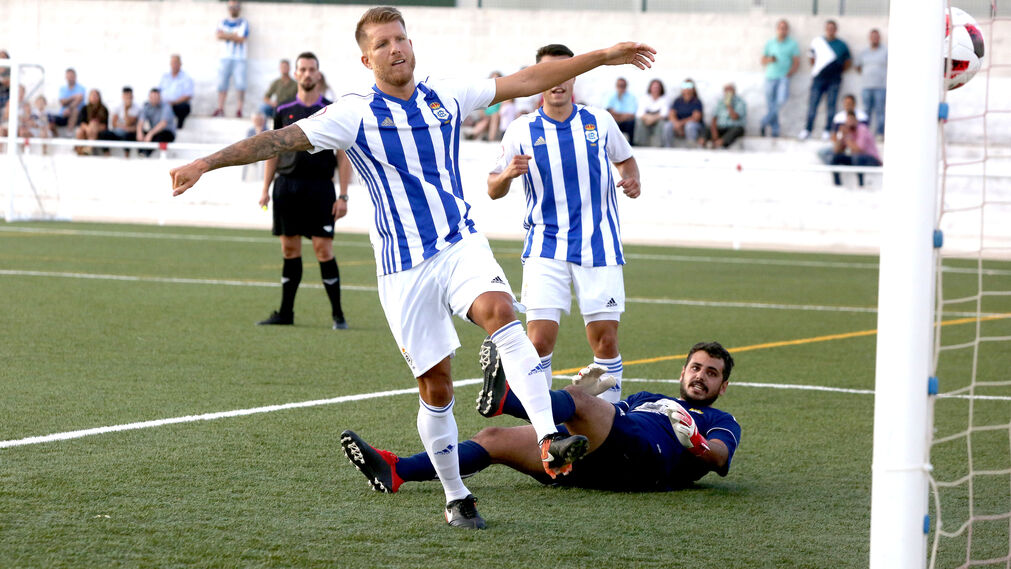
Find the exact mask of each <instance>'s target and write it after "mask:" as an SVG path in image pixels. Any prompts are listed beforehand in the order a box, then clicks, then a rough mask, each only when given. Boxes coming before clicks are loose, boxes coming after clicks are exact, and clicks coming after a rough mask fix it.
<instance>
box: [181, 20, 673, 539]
mask: <svg viewBox="0 0 1011 569" xmlns="http://www.w3.org/2000/svg"><path fill="white" fill-rule="evenodd" d="M355 39H356V40H357V42H358V46H359V47H360V48H361V51H362V57H361V61H362V64H364V65H365V66H366V67H367V68H369V69H371V70H372V72H373V75H374V76H375V80H376V84H375V85H374V86H373V88H372V90H371V91H370V92H369V93H367V94H361V95H346V96H344V97H341V98H340V99H339V100H337V101H335V102H334V103H333V104H331V105H329V106H327V107H324V108H323V110H321V111H319V112H318V113H316V114H315V115H313V116H312V117H309V118H306V119H303V120H300V121H298V122H296V123H295V124H294V125H292V126H289V127H285V128H282V129H280V130H273V131H269V132H265V133H262V134H259V135H257V136H254V137H252V138H248V139H246V140H243V141H241V142H238V143H236V144H233V145H231V146H229V147H226V148H224V149H223V150H221V151H219V152H216V153H214V154H212V155H210V156H207V157H205V158H200V159H197V160H195V161H193V162H191V163H190V164H187V165H185V166H182V167H179V168H176V169H173V170H172V171H171V172H170V175H171V176H172V187H173V195H179V194H181V193H183V192H185V191H186V190H187V189H189V188H190V187H192V186H193V184H195V183H196V182H197V180H199V178H200V176H201V175H202V174H203V173H204V172H207V171H210V170H214V169H217V168H221V167H224V166H233V165H240V164H248V163H250V162H255V161H257V160H264V159H267V158H270V157H271V156H274V155H276V154H277V153H279V152H291V151H298V150H311V151H312V152H319V151H323V150H334V149H341V150H346V152H347V155H348V157H349V158H350V160H351V163H352V165H353V166H354V167H355V169H356V170H357V172H358V174H359V176H360V177H361V179H362V180H363V181H364V183H365V186H366V187H367V188H368V190H369V194H370V197H371V198H372V203H373V206H374V207H375V216H374V218H375V220H376V223H375V226H374V227H373V228H372V230H371V231H370V233H371V238H372V243H373V247H374V249H375V251H376V268H377V271H378V273H379V299H380V302H381V303H382V305H383V310H384V312H385V313H386V319H387V321H388V323H389V326H390V330H391V331H392V332H393V336H394V338H395V339H396V341H397V344H398V346H399V348H400V353H401V354H402V355H403V357H404V359H405V360H406V361H407V365H408V366H409V367H410V368H411V371H412V372H413V373H414V375H415V377H416V378H417V381H418V388H419V394H420V396H421V397H420V399H421V401H420V409H419V411H418V432H419V434H420V435H421V440H422V442H423V443H424V446H425V450H426V452H428V453H429V455H430V458H431V461H432V465H433V468H434V469H435V471H436V472H437V473H438V476H439V480H440V481H441V482H442V485H443V489H444V490H445V494H446V500H447V504H446V508H445V512H444V513H445V517H446V521H447V522H448V523H449V524H450V525H453V526H458V527H464V528H475V529H480V528H483V527H485V522H484V519H483V518H482V517H481V516H480V514H478V512H477V508H476V506H475V501H476V500H475V498H474V496H473V495H472V494H471V493H470V491H469V490H467V487H466V486H464V484H463V481H462V480H461V478H460V470H459V457H458V456H457V451H458V449H457V446H458V437H457V427H456V420H455V419H454V417H453V402H454V398H453V383H452V379H451V376H450V358H451V356H452V355H453V354H454V352H455V351H456V349H457V348H458V347H459V346H460V341H459V338H458V337H457V335H456V330H455V329H454V327H453V323H452V318H451V317H452V315H453V314H455V315H457V316H458V317H460V318H467V319H468V320H470V321H472V322H474V323H475V324H477V325H478V326H480V327H481V328H483V329H484V330H485V331H487V332H488V333H489V334H490V335H491V339H492V341H493V342H494V343H495V347H496V350H497V352H498V354H499V356H500V357H501V361H502V367H503V368H504V370H505V374H506V376H507V377H508V378H509V385H510V387H511V390H512V392H513V393H514V394H515V396H516V397H518V400H519V401H520V402H521V403H522V407H523V408H524V409H525V411H526V414H527V415H528V416H529V418H530V421H531V425H532V427H533V429H534V432H535V433H536V439H537V440H536V441H534V443H533V444H532V448H533V449H534V451H535V452H537V453H538V456H539V457H540V458H539V459H538V460H539V461H540V464H541V468H542V469H543V470H544V471H545V472H546V473H547V474H548V475H549V476H552V477H554V476H557V475H560V474H566V473H567V472H568V471H570V470H571V468H572V466H571V463H572V461H573V460H575V459H576V458H578V457H580V456H582V454H583V452H585V449H586V438H585V437H583V436H579V435H567V434H563V433H560V432H559V431H558V429H557V428H556V427H555V422H554V420H553V419H552V415H551V399H550V396H549V394H548V390H547V388H546V387H545V385H544V380H543V374H542V372H541V368H540V361H539V358H538V356H537V351H536V350H535V349H534V347H533V345H532V344H531V343H530V341H529V339H527V337H526V334H524V331H523V326H522V325H521V324H520V322H519V320H517V319H516V313H515V311H514V309H513V302H514V298H513V296H512V292H511V289H510V287H509V283H508V281H506V279H505V276H504V274H503V272H502V269H501V267H499V266H498V263H497V262H496V261H495V258H494V257H493V256H492V254H491V249H490V248H489V247H488V241H487V239H485V238H484V236H483V235H481V234H480V233H478V231H477V229H476V228H475V227H474V222H473V221H472V220H471V219H470V218H469V217H468V211H469V209H470V206H469V205H468V204H467V202H466V201H464V199H463V187H462V185H461V183H462V181H461V179H460V174H459V166H458V158H459V142H458V141H459V135H460V126H461V121H462V120H463V118H465V117H466V116H467V115H469V114H470V113H471V112H472V111H474V110H476V109H480V108H483V107H487V106H489V105H492V104H495V103H497V102H500V101H504V100H508V99H514V98H517V97H524V96H530V95H533V94H535V93H538V92H540V91H543V90H544V89H546V88H548V87H549V86H551V85H557V84H559V83H561V82H564V81H566V80H567V79H569V78H571V77H575V76H576V75H579V74H581V73H584V72H586V71H588V70H590V69H593V68H595V67H598V66H600V65H620V64H631V65H635V66H636V67H639V68H641V69H645V68H647V67H650V66H651V62H652V61H653V55H654V53H655V50H653V49H652V48H651V47H649V46H646V45H643V44H638V43H633V42H625V43H619V44H617V45H615V46H613V47H611V48H608V49H604V50H597V51H593V52H590V53H586V54H582V55H579V56H576V57H573V58H571V59H567V60H565V61H552V62H544V63H542V64H540V65H536V66H532V67H528V68H526V69H524V70H522V71H520V72H518V73H515V74H513V75H510V76H508V77H499V78H495V79H491V78H489V79H483V80H479V81H474V82H469V83H457V82H447V81H433V80H429V79H425V80H423V81H420V82H416V81H415V79H414V66H415V59H414V47H413V45H412V43H411V40H410V39H409V38H408V37H407V29H406V25H405V23H404V19H403V16H401V14H400V12H399V11H398V10H397V9H395V8H390V7H378V8H372V9H370V10H368V11H366V12H365V14H364V15H363V16H362V18H361V19H360V20H359V22H358V26H357V28H356V30H355Z"/></svg>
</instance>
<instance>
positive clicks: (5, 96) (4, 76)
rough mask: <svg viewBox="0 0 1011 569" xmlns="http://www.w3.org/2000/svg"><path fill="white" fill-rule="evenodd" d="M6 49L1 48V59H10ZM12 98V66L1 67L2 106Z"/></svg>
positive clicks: (0, 100) (0, 88) (0, 89)
mask: <svg viewBox="0 0 1011 569" xmlns="http://www.w3.org/2000/svg"><path fill="white" fill-rule="evenodd" d="M10 57H11V56H10V54H9V53H7V50H6V49H0V59H10ZM10 98H11V68H10V67H0V108H2V107H3V106H4V105H6V104H7V101H8V100H9V99H10Z"/></svg>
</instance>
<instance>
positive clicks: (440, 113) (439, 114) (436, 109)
mask: <svg viewBox="0 0 1011 569" xmlns="http://www.w3.org/2000/svg"><path fill="white" fill-rule="evenodd" d="M428 106H429V108H431V109H432V114H434V115H435V118H437V119H439V120H440V121H442V122H446V121H448V120H449V111H447V110H446V109H444V108H443V107H442V105H440V104H439V103H438V102H433V103H429V104H428Z"/></svg>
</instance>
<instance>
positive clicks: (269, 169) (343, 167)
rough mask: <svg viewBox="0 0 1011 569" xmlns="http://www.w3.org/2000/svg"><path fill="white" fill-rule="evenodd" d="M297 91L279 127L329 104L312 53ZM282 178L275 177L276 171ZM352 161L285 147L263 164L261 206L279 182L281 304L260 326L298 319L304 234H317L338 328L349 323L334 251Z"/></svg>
mask: <svg viewBox="0 0 1011 569" xmlns="http://www.w3.org/2000/svg"><path fill="white" fill-rule="evenodd" d="M295 82H296V83H297V84H298V94H297V95H296V97H295V100H294V101H291V102H290V103H285V104H283V105H280V106H279V107H277V111H276V112H275V113H274V128H275V129H281V128H284V127H286V126H288V125H291V124H294V123H295V122H296V121H298V120H300V119H304V118H305V117H308V116H310V115H312V114H314V113H315V112H316V111H318V110H320V109H322V108H323V107H325V106H327V105H329V104H330V101H328V100H326V99H325V98H323V95H322V94H320V93H318V92H317V87H318V86H319V83H320V73H319V60H318V59H317V58H316V56H315V55H313V53H312V52H308V51H307V52H304V53H301V54H299V56H298V57H297V58H296V59H295ZM335 169H336V170H338V171H339V177H340V180H339V181H340V195H337V194H336V192H335V191H334V185H333V175H334V170H335ZM275 173H276V174H277V178H276V179H275V178H274V174H275ZM350 181H351V166H350V164H349V163H348V158H347V155H345V154H344V151H343V150H338V151H337V152H320V153H318V154H309V153H307V152H284V153H282V154H280V155H278V156H275V157H273V158H268V159H267V162H266V167H265V168H264V169H263V194H262V195H261V196H260V205H261V206H262V207H263V208H266V207H267V204H268V203H269V202H270V185H271V183H273V185H274V235H277V236H279V237H280V238H281V254H282V256H283V257H284V264H283V266H282V268H281V308H280V310H277V311H275V312H274V313H273V314H271V315H270V317H269V318H267V319H266V320H264V321H262V322H259V324H261V325H276V324H282V325H283V324H289V325H290V324H294V323H295V313H294V307H295V293H296V292H298V285H299V283H301V282H302V236H303V235H305V236H307V237H310V238H311V239H312V248H313V251H314V252H315V253H316V260H317V261H319V273H320V277H322V279H323V288H324V289H326V295H327V297H328V298H329V299H330V309H331V316H333V329H334V330H344V329H346V328H347V327H348V324H347V320H345V319H344V310H343V309H342V308H341V284H340V269H339V268H338V267H337V259H336V258H335V257H334V254H333V229H334V221H336V220H338V219H340V218H342V217H344V215H345V214H347V212H348V206H347V203H348V202H347V200H348V183H349V182H350Z"/></svg>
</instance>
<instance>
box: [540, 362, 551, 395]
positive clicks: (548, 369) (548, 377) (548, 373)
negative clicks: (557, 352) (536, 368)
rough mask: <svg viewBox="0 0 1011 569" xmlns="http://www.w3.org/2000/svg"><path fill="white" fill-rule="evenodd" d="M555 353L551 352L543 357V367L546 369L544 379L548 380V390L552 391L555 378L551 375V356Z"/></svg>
mask: <svg viewBox="0 0 1011 569" xmlns="http://www.w3.org/2000/svg"><path fill="white" fill-rule="evenodd" d="M553 355H554V353H550V354H548V355H546V356H544V357H543V358H541V368H542V369H543V370H544V379H545V380H547V382H548V391H551V387H552V382H553V381H554V378H552V377H551V356H553Z"/></svg>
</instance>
